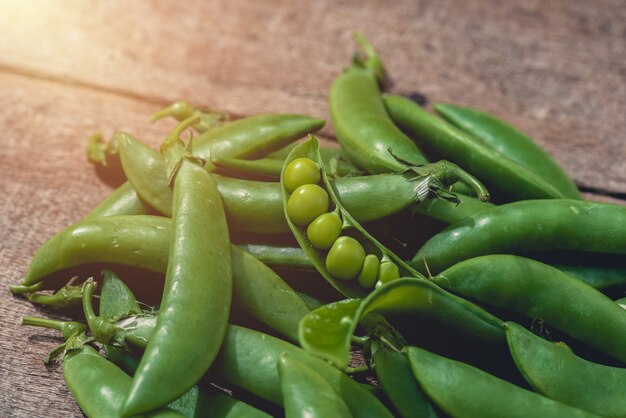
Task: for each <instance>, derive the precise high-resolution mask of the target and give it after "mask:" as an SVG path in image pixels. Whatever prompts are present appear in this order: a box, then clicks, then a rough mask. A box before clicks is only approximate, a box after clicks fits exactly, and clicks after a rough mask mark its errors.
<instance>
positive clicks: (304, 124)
mask: <svg viewBox="0 0 626 418" xmlns="http://www.w3.org/2000/svg"><path fill="white" fill-rule="evenodd" d="M323 125H324V121H323V120H322V119H317V118H312V117H309V116H304V115H290V114H267V115H257V116H251V117H247V118H243V119H239V120H237V121H234V122H231V123H228V124H224V125H222V126H219V127H217V128H215V129H211V130H209V131H207V132H205V133H203V134H201V135H199V136H198V137H197V138H196V140H195V141H194V153H197V154H198V155H199V156H200V157H201V158H205V159H207V158H209V157H211V156H213V157H217V156H223V157H226V156H230V157H238V156H244V155H245V156H247V157H250V158H253V157H262V156H264V155H265V154H267V153H270V152H272V151H273V150H275V149H278V148H280V147H282V146H284V145H285V144H288V143H290V142H291V141H293V140H294V139H296V138H300V137H302V136H304V135H306V134H308V133H311V132H316V131H317V130H318V129H320V128H321V127H322V126H323ZM207 168H208V167H207ZM159 176H162V174H159ZM168 193H169V192H168ZM138 196H139V195H137V192H136V191H135V190H134V188H133V187H132V186H130V185H129V184H128V182H126V183H124V184H123V185H122V186H120V187H118V188H117V189H116V190H115V191H114V192H113V193H112V194H111V195H110V196H109V197H107V198H106V199H104V200H103V201H102V202H101V203H100V204H98V206H96V207H95V208H94V209H93V210H92V211H91V212H90V213H89V214H88V215H87V217H92V218H93V217H97V216H111V215H142V214H146V213H148V211H147V208H148V207H149V206H150V205H151V204H152V203H151V202H148V204H146V203H144V202H143V201H142V200H141V199H138ZM162 209H163V210H165V211H166V212H168V213H171V206H170V208H169V209H168V207H167V206H163V207H162Z"/></svg>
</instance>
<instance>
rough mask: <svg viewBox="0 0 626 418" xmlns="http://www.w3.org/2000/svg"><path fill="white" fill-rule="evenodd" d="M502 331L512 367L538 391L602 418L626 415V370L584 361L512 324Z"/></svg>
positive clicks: (568, 351)
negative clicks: (504, 331) (511, 357)
mask: <svg viewBox="0 0 626 418" xmlns="http://www.w3.org/2000/svg"><path fill="white" fill-rule="evenodd" d="M505 329H506V337H507V341H508V343H509V349H510V350H511V355H512V356H513V360H515V364H516V365H517V367H518V369H519V370H520V372H521V373H522V375H523V376H524V378H525V379H526V381H528V383H530V385H531V386H532V387H533V389H535V390H536V391H537V392H539V393H541V394H542V395H544V396H547V397H549V398H552V399H555V400H557V401H559V402H563V403H565V404H568V405H571V406H573V407H576V408H580V409H584V410H586V411H589V412H593V413H595V414H598V415H602V416H604V417H615V418H617V417H624V416H626V397H624V389H625V388H626V369H622V368H618V367H609V366H604V365H601V364H596V363H592V362H590V361H587V360H584V359H582V358H580V357H577V356H576V355H575V354H574V353H572V352H571V351H570V350H567V349H564V348H563V347H559V346H558V345H556V344H553V343H551V342H549V341H546V340H544V339H543V338H541V337H538V336H537V335H534V334H533V333H532V332H530V331H527V330H526V329H525V328H524V327H522V326H521V325H518V324H516V323H514V322H507V323H505Z"/></svg>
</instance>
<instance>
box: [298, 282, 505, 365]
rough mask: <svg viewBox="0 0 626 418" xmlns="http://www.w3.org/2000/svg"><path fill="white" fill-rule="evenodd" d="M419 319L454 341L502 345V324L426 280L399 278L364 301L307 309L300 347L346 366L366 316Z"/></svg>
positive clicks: (486, 346)
mask: <svg viewBox="0 0 626 418" xmlns="http://www.w3.org/2000/svg"><path fill="white" fill-rule="evenodd" d="M370 314H379V315H383V316H387V315H395V316H403V317H411V318H414V317H418V318H420V320H422V321H423V322H431V323H434V324H436V325H437V329H445V330H449V332H452V333H454V335H455V340H456V339H457V338H458V339H459V340H463V341H468V342H470V343H471V342H480V344H481V346H483V347H485V348H489V347H492V348H498V347H500V346H502V345H503V344H504V332H503V330H502V321H500V320H499V319H498V318H496V317H495V316H493V315H491V314H490V313H488V312H486V311H485V310H483V309H482V308H480V307H478V306H476V305H474V304H473V303H471V302H468V301H466V300H464V299H461V298H459V297H457V296H454V295H452V294H450V293H448V292H446V291H445V290H443V289H441V288H440V287H439V286H436V285H434V284H433V283H431V282H430V281H428V280H424V279H416V278H403V279H397V280H394V281H392V282H389V283H387V284H386V285H383V286H381V287H379V288H377V289H376V290H374V291H373V292H372V293H371V294H370V295H369V296H367V298H365V299H363V300H362V301H361V300H358V299H352V300H345V301H340V302H335V303H331V304H328V305H325V306H322V307H321V308H318V309H315V310H313V311H311V313H310V314H308V315H306V316H305V317H304V318H302V320H301V322H300V345H301V346H302V347H303V348H305V349H306V350H307V351H309V352H311V353H314V354H316V355H318V356H321V357H323V358H326V359H328V360H329V361H331V362H332V363H334V364H335V365H336V366H338V367H345V366H346V365H347V364H348V359H349V352H350V342H351V337H352V335H354V331H355V329H356V327H357V325H358V324H359V323H361V322H362V321H363V320H364V319H365V318H366V317H367V316H368V315H370Z"/></svg>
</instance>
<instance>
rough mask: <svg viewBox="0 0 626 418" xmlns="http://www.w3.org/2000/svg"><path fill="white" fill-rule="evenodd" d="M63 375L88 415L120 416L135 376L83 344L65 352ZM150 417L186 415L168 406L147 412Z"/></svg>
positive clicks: (172, 417) (168, 417) (79, 404)
mask: <svg viewBox="0 0 626 418" xmlns="http://www.w3.org/2000/svg"><path fill="white" fill-rule="evenodd" d="M63 376H64V377H65V381H66V383H67V386H68V388H69V389H70V392H72V395H73V396H74V398H75V399H76V402H77V403H78V406H80V408H81V409H82V411H83V412H84V413H85V415H87V416H88V417H111V418H113V417H119V416H120V415H119V414H120V410H121V407H122V404H123V403H124V400H125V399H126V396H127V395H128V393H129V392H130V388H131V382H132V379H131V378H130V377H129V376H128V375H127V374H126V373H124V372H123V371H122V370H121V369H120V368H118V367H117V366H116V365H115V364H113V363H111V362H109V361H108V360H107V359H105V358H104V357H102V356H101V355H100V354H98V352H97V351H96V350H94V349H93V348H92V347H90V346H88V345H84V346H83V347H82V348H80V349H78V350H74V351H72V352H70V353H69V354H67V355H66V357H65V360H64V361H63ZM145 416H148V417H164V418H165V417H167V418H170V417H171V418H174V417H184V415H182V414H180V413H178V412H176V411H173V410H171V409H169V408H163V409H161V410H159V411H154V412H150V413H148V414H146V415H145Z"/></svg>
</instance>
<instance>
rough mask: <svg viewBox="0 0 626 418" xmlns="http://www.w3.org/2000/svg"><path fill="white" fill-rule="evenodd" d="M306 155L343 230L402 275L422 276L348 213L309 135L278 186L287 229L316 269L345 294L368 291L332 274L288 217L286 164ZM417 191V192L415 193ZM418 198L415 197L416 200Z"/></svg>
mask: <svg viewBox="0 0 626 418" xmlns="http://www.w3.org/2000/svg"><path fill="white" fill-rule="evenodd" d="M298 158H307V159H309V160H312V161H314V162H315V163H316V164H317V167H319V169H320V172H321V179H322V185H323V186H324V188H323V190H324V191H325V192H324V193H328V196H329V197H330V202H332V205H333V206H334V207H333V208H331V210H336V211H337V212H338V215H339V216H340V219H341V222H343V226H342V229H347V228H349V229H350V231H349V232H350V236H351V237H352V238H354V239H356V240H357V241H358V242H359V243H360V245H362V246H363V247H364V248H365V250H366V251H367V253H368V254H375V255H376V256H377V257H378V259H379V260H390V261H392V262H393V263H395V264H396V265H397V266H398V267H399V268H400V269H401V273H400V274H401V275H404V276H415V277H423V276H421V274H420V273H418V272H417V271H415V270H413V269H412V268H411V267H409V266H408V265H407V264H406V263H405V262H404V261H403V260H401V259H400V258H399V257H398V256H397V255H395V254H394V253H392V252H391V251H389V250H388V249H387V248H386V247H385V246H383V245H382V244H381V243H380V242H378V241H377V240H376V239H375V238H374V237H373V236H372V235H370V234H369V233H368V232H367V231H366V230H365V229H364V228H363V227H362V226H361V225H360V224H359V223H358V222H357V221H356V220H355V219H354V218H353V217H352V215H351V214H350V212H348V211H347V210H346V209H345V207H344V206H343V204H342V202H341V200H340V198H339V196H338V195H339V194H338V192H337V191H336V190H335V189H334V188H333V185H332V184H331V183H330V181H329V180H328V177H327V176H326V169H325V167H324V164H323V163H322V162H321V156H320V154H319V143H318V141H317V139H316V138H315V137H311V138H310V139H309V140H308V141H306V142H303V143H302V144H300V145H299V146H297V147H295V148H294V149H293V150H292V151H291V153H290V154H289V156H288V157H287V158H286V159H285V165H284V167H285V168H283V174H282V176H281V186H282V187H281V189H282V195H283V206H284V210H285V218H286V219H287V223H288V224H289V228H290V229H291V231H292V232H293V234H294V236H295V237H296V240H297V241H298V244H300V247H301V248H302V250H303V251H304V253H305V254H306V255H307V256H308V257H309V258H310V259H311V262H312V263H313V265H314V266H315V268H316V269H317V271H318V272H319V273H320V274H321V275H322V276H323V277H324V278H325V279H326V280H327V281H328V282H329V283H330V284H331V285H332V286H333V287H334V288H335V289H337V290H338V291H339V292H341V293H342V294H343V295H345V296H347V297H362V296H365V295H367V293H369V290H368V289H366V288H365V287H363V286H362V285H361V284H359V283H358V282H357V281H356V280H343V279H339V278H337V277H335V275H333V274H332V273H331V272H330V271H329V269H328V267H327V257H328V254H329V253H328V254H327V252H326V251H322V250H319V249H318V248H316V247H315V246H314V245H313V244H312V243H311V241H310V240H309V238H308V236H307V230H306V228H305V227H303V226H301V225H297V224H296V222H294V221H293V220H292V219H291V218H292V217H293V214H290V213H289V207H288V206H289V205H288V201H289V199H290V197H291V195H292V193H290V192H289V191H288V190H287V188H286V187H285V171H286V167H288V166H289V164H290V163H291V162H292V161H294V160H296V159H298ZM418 193H419V192H418ZM419 198H420V197H419V196H418V199H419ZM356 267H357V270H356V272H357V273H358V271H359V270H360V266H356Z"/></svg>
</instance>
